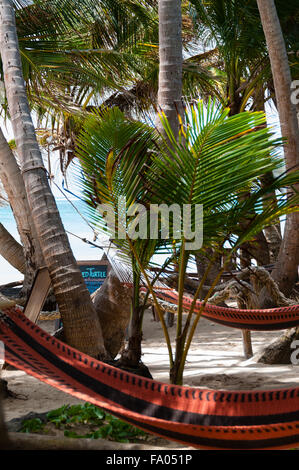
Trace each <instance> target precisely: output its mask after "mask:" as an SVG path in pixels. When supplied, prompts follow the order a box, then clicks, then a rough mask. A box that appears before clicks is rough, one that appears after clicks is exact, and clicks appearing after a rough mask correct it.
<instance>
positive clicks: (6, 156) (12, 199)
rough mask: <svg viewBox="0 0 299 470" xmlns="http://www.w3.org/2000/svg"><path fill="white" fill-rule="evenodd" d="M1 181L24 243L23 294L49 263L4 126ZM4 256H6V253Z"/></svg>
mask: <svg viewBox="0 0 299 470" xmlns="http://www.w3.org/2000/svg"><path fill="white" fill-rule="evenodd" d="M0 180H1V182H2V185H3V188H4V190H5V192H6V194H7V198H8V200H9V203H10V206H11V209H12V211H13V215H14V218H15V221H16V225H17V229H18V232H19V235H20V240H21V243H22V245H23V255H21V253H20V250H19V256H20V262H21V261H22V262H25V269H24V270H23V271H21V272H23V273H24V275H25V278H24V284H23V289H22V295H24V296H26V295H27V293H28V292H29V290H30V288H31V285H32V281H33V278H34V275H35V273H36V270H37V268H39V267H41V266H43V265H44V264H45V262H44V257H43V254H42V251H41V247H40V244H39V241H38V237H37V233H36V230H35V227H34V223H33V219H32V216H31V212H30V208H29V204H28V200H27V194H26V189H25V185H24V181H23V177H22V173H21V170H20V167H19V165H18V163H17V161H16V158H15V156H14V154H13V152H12V150H11V149H10V147H9V145H8V143H7V141H6V139H5V137H4V135H3V133H2V130H1V129H0ZM1 254H2V253H1ZM3 256H4V257H5V255H4V254H3ZM17 269H19V268H17ZM19 270H20V269H19Z"/></svg>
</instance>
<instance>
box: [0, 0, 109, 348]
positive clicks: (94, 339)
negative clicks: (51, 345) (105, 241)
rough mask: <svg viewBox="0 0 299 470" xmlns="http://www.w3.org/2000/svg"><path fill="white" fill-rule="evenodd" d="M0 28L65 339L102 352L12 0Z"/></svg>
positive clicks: (26, 172)
mask: <svg viewBox="0 0 299 470" xmlns="http://www.w3.org/2000/svg"><path fill="white" fill-rule="evenodd" d="M0 32H1V35H0V48H1V57H2V63H3V71H4V83H5V89H6V95H7V101H8V106H9V112H10V117H11V122H12V127H13V132H14V137H15V141H16V146H17V151H18V155H19V157H20V160H21V163H22V173H23V179H24V183H25V188H26V192H27V197H28V202H29V206H30V209H31V212H32V217H33V220H34V224H35V228H36V231H37V234H38V238H39V241H40V245H41V248H42V252H43V255H44V259H45V262H46V265H47V267H48V269H49V273H50V277H51V281H52V286H53V290H54V294H55V297H56V300H57V303H58V306H59V310H60V313H61V317H62V321H63V326H64V332H65V339H66V342H67V343H69V344H70V345H72V346H73V347H75V348H77V349H79V350H81V351H83V352H85V353H87V354H90V355H92V356H101V357H104V356H105V347H104V343H103V337H102V331H101V326H100V323H99V320H98V317H97V314H96V311H95V309H94V306H93V303H92V301H91V298H90V295H89V292H88V290H87V287H86V285H85V283H84V280H83V278H82V275H81V271H80V269H79V267H78V265H77V263H76V260H75V258H74V255H73V253H72V250H71V247H70V244H69V240H68V238H67V235H66V233H65V230H64V227H63V224H62V221H61V218H60V214H59V212H58V209H57V205H56V202H55V199H54V197H53V194H52V192H51V189H50V186H49V182H48V178H47V173H46V171H45V167H44V164H43V159H42V155H41V152H40V149H39V146H38V143H37V139H36V134H35V129H34V126H33V122H32V118H31V114H30V109H29V104H28V99H27V95H26V89H25V85H24V78H23V74H22V65H21V57H20V51H19V46H18V38H17V32H16V25H15V14H14V9H13V4H12V2H11V1H10V0H0Z"/></svg>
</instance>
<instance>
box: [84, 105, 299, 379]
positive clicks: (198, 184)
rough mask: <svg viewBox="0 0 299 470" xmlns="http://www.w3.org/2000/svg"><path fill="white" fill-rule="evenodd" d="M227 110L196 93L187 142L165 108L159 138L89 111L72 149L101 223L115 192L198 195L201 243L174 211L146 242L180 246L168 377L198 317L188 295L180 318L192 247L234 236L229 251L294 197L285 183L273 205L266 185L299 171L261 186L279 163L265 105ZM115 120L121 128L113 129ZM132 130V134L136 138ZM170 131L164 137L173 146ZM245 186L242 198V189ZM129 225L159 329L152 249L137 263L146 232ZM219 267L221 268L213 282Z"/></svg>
mask: <svg viewBox="0 0 299 470" xmlns="http://www.w3.org/2000/svg"><path fill="white" fill-rule="evenodd" d="M228 115H229V109H225V110H223V109H221V108H219V107H217V105H216V104H215V103H214V102H210V103H209V105H208V107H207V109H206V108H205V107H204V105H203V103H202V102H200V103H199V104H198V105H197V106H194V107H191V108H190V109H188V112H186V114H185V119H186V124H187V130H186V133H185V135H184V141H185V144H184V145H182V144H181V143H180V142H177V141H176V136H175V135H174V134H173V132H172V130H171V126H170V124H169V123H168V121H167V119H166V117H165V115H164V116H163V115H162V122H163V124H164V129H165V133H166V135H167V139H166V141H163V140H161V138H160V139H158V138H157V137H156V136H155V132H154V130H153V129H148V127H145V125H144V124H143V125H142V126H141V125H140V124H138V123H135V122H132V123H131V124H130V123H129V122H127V121H126V125H125V126H123V128H122V127H121V126H120V125H119V122H120V121H121V119H123V118H121V119H120V114H119V113H117V114H115V115H114V116H112V117H113V120H112V121H111V120H110V122H108V121H109V120H107V116H106V117H105V119H104V122H103V123H102V124H100V122H99V117H98V116H96V117H93V118H90V119H91V121H90V120H89V121H88V125H87V128H86V131H85V132H83V134H82V135H81V136H80V139H79V142H80V144H79V150H78V155H79V157H80V161H81V163H82V167H83V176H79V181H81V185H82V187H83V189H84V191H85V198H86V200H87V201H88V203H89V206H90V210H91V220H93V222H94V223H95V224H99V226H100V227H101V226H103V218H102V216H101V214H100V213H99V212H98V211H97V210H96V206H97V204H99V203H102V202H103V201H105V202H106V203H107V204H109V205H111V206H112V207H113V209H114V211H115V213H116V214H117V215H118V217H120V215H121V214H119V206H118V203H117V200H118V197H119V196H121V195H125V196H126V198H127V200H128V201H129V202H128V205H127V207H126V208H127V210H128V209H129V208H130V207H131V205H132V204H133V203H134V202H142V203H143V204H144V206H145V207H146V208H149V207H150V206H151V205H153V204H158V205H159V204H161V203H165V204H167V206H168V207H169V206H171V205H172V204H174V203H175V204H178V205H179V206H180V207H183V205H184V204H190V205H191V207H192V208H195V207H196V205H197V204H202V205H203V212H204V232H203V245H202V248H198V247H196V248H195V247H194V248H190V247H189V246H188V243H187V241H188V240H187V239H186V237H187V236H186V237H184V236H182V234H180V236H179V237H178V236H177V233H175V230H174V229H175V227H174V219H173V223H172V224H170V235H169V237H168V238H167V240H163V243H161V241H162V240H160V242H159V243H156V244H154V245H153V246H152V250H151V252H149V255H150V254H153V253H154V252H156V253H157V252H161V248H162V246H163V249H164V250H165V249H166V250H169V252H170V253H171V252H172V249H173V246H174V245H175V247H176V251H177V252H178V253H179V284H178V285H179V303H178V314H177V337H176V351H175V354H174V355H173V350H172V346H171V344H170V341H169V337H168V334H167V330H166V341H167V345H168V351H169V358H170V378H171V381H172V382H173V383H181V382H182V380H183V378H182V377H183V369H184V365H185V360H186V357H187V353H188V349H189V347H190V344H191V341H192V337H193V334H194V331H195V328H196V326H197V323H198V320H199V317H200V314H199V315H197V316H196V317H195V320H194V322H193V323H192V321H191V320H192V317H193V315H192V313H193V308H194V304H192V307H191V309H190V312H189V314H188V318H187V321H186V323H185V324H184V325H183V309H182V296H183V291H184V279H185V275H186V269H187V265H188V261H190V259H191V258H192V257H193V256H194V255H197V254H200V253H201V254H206V253H207V251H208V250H209V249H210V248H212V249H213V251H214V252H216V253H219V252H222V250H223V248H227V244H230V245H231V250H230V255H229V256H228V259H229V257H230V256H231V255H232V254H233V253H234V252H236V250H237V249H238V248H239V247H240V246H241V245H242V243H244V242H246V241H248V240H251V239H252V237H254V236H255V234H256V233H258V232H259V231H260V230H261V229H262V228H263V227H264V226H265V225H267V224H269V223H271V222H272V220H273V219H274V218H277V217H278V216H279V215H281V214H282V213H285V212H288V211H292V210H295V207H294V206H293V205H294V202H295V199H294V198H291V199H289V200H287V198H286V197H285V195H284V193H283V192H281V193H280V195H279V197H278V203H277V204H276V205H273V200H272V199H271V194H273V191H274V190H280V189H281V188H284V187H285V186H287V185H290V184H293V183H294V181H296V178H298V174H296V175H294V174H293V173H291V174H289V175H284V176H281V177H280V178H278V179H276V180H274V181H273V182H272V184H271V185H269V186H268V187H267V188H265V187H263V188H261V185H260V181H259V178H260V176H261V175H263V174H267V173H269V172H271V171H273V170H274V169H277V168H279V167H280V166H281V165H282V163H283V162H282V161H281V159H279V158H278V156H277V145H278V142H277V141H276V140H275V139H274V138H273V137H272V136H271V134H270V132H269V130H268V129H266V128H261V127H262V124H263V123H264V121H265V117H264V114H263V113H247V112H246V113H241V114H238V115H236V116H228ZM103 126H104V127H105V132H103ZM115 129H117V130H118V131H117V132H116V134H114V133H115ZM129 129H131V131H129ZM136 129H138V132H137V134H136ZM97 130H98V131H97ZM133 130H135V134H134V137H135V138H132V132H133ZM112 135H115V136H116V137H115V139H116V141H114V142H113V138H111V137H108V136H112ZM137 136H138V140H136V138H137ZM143 137H144V138H143ZM167 141H168V142H170V145H169V146H167V143H166V142H167ZM145 144H146V145H145ZM110 146H111V147H110ZM121 146H122V147H121ZM109 149H110V150H109ZM141 149H142V151H141V152H140V150H141ZM146 149H148V150H149V151H148V150H146ZM269 154H270V155H271V156H270V157H269ZM135 165H136V171H134V178H133V179H132V168H133V167H134V166H135ZM249 189H250V191H249ZM248 192H249V194H250V196H249V197H248V198H244V197H242V196H243V195H245V194H246V195H247V194H248ZM240 196H241V197H240ZM297 199H298V197H297ZM265 200H266V201H267V204H266V205H265ZM194 214H195V212H192V214H191V220H192V230H191V231H192V233H193V234H194V233H195V234H196V233H197V232H196V231H198V230H199V227H198V226H196V225H195V222H196V219H195V215H194ZM239 220H246V221H247V223H246V226H244V225H243V226H242V228H240V225H239ZM129 228H130V227H129V226H128V228H127V230H126V231H125V235H126V236H125V238H124V239H123V242H122V243H120V244H119V247H120V249H122V250H123V251H124V252H126V253H127V252H128V251H129V252H130V253H131V255H132V258H134V265H135V267H136V265H137V267H138V269H139V271H140V272H141V274H142V275H143V279H144V280H145V282H146V285H147V287H148V290H149V293H150V294H151V295H152V296H153V299H154V302H155V306H156V309H157V312H158V314H159V316H160V318H161V319H162V326H163V329H164V332H165V328H164V326H165V325H164V323H163V315H162V313H161V310H160V307H159V303H158V302H157V301H156V298H155V293H154V289H153V286H152V282H151V279H150V278H149V276H148V275H147V271H146V270H147V268H148V266H149V261H150V256H147V257H146V258H145V261H146V262H145V263H143V259H142V248H143V244H142V242H144V240H138V239H137V240H135V239H132V237H131V235H130V229H129ZM145 240H146V237H145ZM138 242H139V243H140V245H139V244H138ZM165 244H166V246H165ZM139 250H140V251H139ZM212 261H213V260H212ZM210 264H211V263H210ZM225 266H226V265H225V264H224V265H223V266H222V268H221V269H222V270H223V269H225ZM207 273H208V270H207V271H206V273H205V274H204V276H203V278H202V280H201V282H200V285H199V286H198V289H197V291H196V293H195V296H194V301H195V300H196V299H197V298H198V295H199V292H200V290H201V288H202V285H203V283H204V282H205V279H206V276H207ZM219 276H220V274H218V276H217V277H216V279H215V280H214V283H213V285H215V283H216V282H217V281H218V279H219ZM136 289H137V287H136ZM211 291H212V288H211V289H210V291H209V293H208V295H207V296H206V298H205V303H206V302H207V301H208V298H209V296H210V294H211ZM136 295H137V292H136Z"/></svg>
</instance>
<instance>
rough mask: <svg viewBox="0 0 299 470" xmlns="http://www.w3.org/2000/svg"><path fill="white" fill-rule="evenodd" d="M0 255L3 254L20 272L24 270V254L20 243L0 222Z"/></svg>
mask: <svg viewBox="0 0 299 470" xmlns="http://www.w3.org/2000/svg"><path fill="white" fill-rule="evenodd" d="M0 255H1V256H3V258H4V259H6V261H8V263H9V264H11V265H12V266H13V267H14V268H15V269H17V270H18V271H19V272H20V273H22V274H24V273H25V270H26V263H25V256H24V251H23V247H22V245H20V243H18V242H17V241H16V240H15V239H14V237H13V236H12V235H11V234H10V233H9V232H8V231H7V230H6V228H5V227H4V226H3V225H2V224H1V223H0Z"/></svg>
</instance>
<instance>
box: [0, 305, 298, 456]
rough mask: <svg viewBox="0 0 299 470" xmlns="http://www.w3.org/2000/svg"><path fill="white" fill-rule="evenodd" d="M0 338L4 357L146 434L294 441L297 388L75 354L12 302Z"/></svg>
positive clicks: (278, 445)
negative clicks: (175, 381) (156, 370)
mask: <svg viewBox="0 0 299 470" xmlns="http://www.w3.org/2000/svg"><path fill="white" fill-rule="evenodd" d="M0 340H2V341H3V342H4V343H5V360H6V361H7V362H8V363H10V364H12V365H14V366H15V367H17V368H19V369H21V370H24V371H25V372H27V373H28V374H30V375H32V376H34V377H36V378H38V379H39V380H41V381H43V382H46V383H47V384H50V385H52V386H54V387H56V388H58V389H60V390H63V391H64V392H66V393H69V394H71V395H73V396H75V397H77V398H79V399H82V400H84V401H88V402H90V403H93V404H95V405H97V406H99V407H101V408H103V409H104V410H107V411H108V412H110V413H112V414H113V415H115V416H117V417H119V418H122V419H124V420H125V421H127V422H129V423H131V424H133V425H135V426H137V427H139V428H141V429H143V430H145V431H147V432H149V433H153V434H156V435H159V436H162V437H164V438H166V439H170V440H174V441H178V442H180V443H182V444H185V445H187V446H193V447H195V448H203V449H230V450H240V449H242V450H244V449H251V450H254V449H263V450H267V449H283V448H294V447H296V446H299V387H298V388H289V389H288V388H286V389H278V390H268V391H239V392H238V391H215V390H202V389H196V388H189V387H181V386H174V385H168V384H164V383H160V382H156V381H154V380H150V379H147V378H143V377H139V376H136V375H133V374H129V373H127V372H124V371H122V370H120V369H116V368H114V367H111V366H108V365H107V364H105V363H103V362H99V361H97V360H95V359H93V358H91V357H89V356H86V355H85V354H82V353H81V352H79V351H77V350H75V349H73V348H71V347H69V346H68V345H66V344H64V343H62V342H61V341H58V340H57V339H55V338H54V337H52V336H50V335H48V333H46V332H45V331H43V330H41V329H40V328H39V327H38V326H37V325H36V324H34V323H32V322H31V321H30V320H28V319H27V317H25V316H24V314H23V313H22V312H21V310H19V309H18V308H15V307H13V308H10V309H6V310H4V311H2V312H0Z"/></svg>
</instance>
